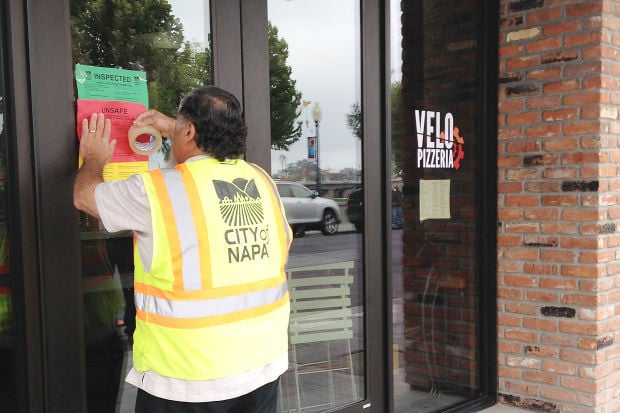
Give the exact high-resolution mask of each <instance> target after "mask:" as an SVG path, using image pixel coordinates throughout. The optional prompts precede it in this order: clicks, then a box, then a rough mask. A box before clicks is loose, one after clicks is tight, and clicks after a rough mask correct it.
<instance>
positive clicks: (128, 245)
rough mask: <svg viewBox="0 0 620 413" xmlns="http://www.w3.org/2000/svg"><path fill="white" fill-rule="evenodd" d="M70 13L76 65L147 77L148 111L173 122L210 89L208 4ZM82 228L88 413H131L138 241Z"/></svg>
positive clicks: (156, 157) (183, 0) (78, 6)
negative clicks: (189, 100)
mask: <svg viewBox="0 0 620 413" xmlns="http://www.w3.org/2000/svg"><path fill="white" fill-rule="evenodd" d="M70 11H71V34H72V47H71V50H72V56H73V63H74V64H77V63H79V64H83V65H89V66H98V67H104V68H120V69H128V70H133V71H141V72H145V74H146V79H147V88H148V102H149V107H152V108H156V109H157V110H159V111H160V112H163V113H165V114H167V115H169V116H174V115H175V114H176V108H177V106H178V104H179V99H180V97H181V96H183V95H184V94H185V93H187V92H188V91H190V90H192V89H194V88H195V87H197V86H201V85H206V84H211V83H212V79H213V76H212V62H211V46H210V22H209V2H208V1H207V0H171V1H160V0H140V1H138V0H130V1H124V2H121V3H117V2H103V1H98V0H71V2H70ZM76 97H77V92H76ZM170 150H171V148H170V144H169V142H168V141H167V140H166V139H164V143H163V145H162V149H161V150H160V151H159V152H157V153H155V154H153V155H150V157H149V160H148V165H149V168H154V167H159V166H163V165H165V164H167V163H168V162H169V161H171V160H170V159H169V155H170ZM76 167H77V161H76ZM79 225H80V232H81V238H82V245H81V252H82V277H83V278H82V279H83V294H84V295H83V299H84V319H85V321H84V332H85V338H86V349H85V352H86V365H87V372H86V375H87V401H88V412H89V413H93V412H101V413H112V412H120V413H123V412H131V411H133V406H134V404H135V395H136V391H135V389H134V388H132V387H131V386H128V385H125V384H124V378H125V375H126V372H127V371H128V370H129V368H130V367H131V351H132V344H133V331H134V329H135V308H134V302H133V244H132V236H131V234H130V233H115V234H110V233H107V232H106V231H104V230H103V229H102V226H101V225H100V224H99V222H98V221H97V220H96V219H94V218H92V217H88V216H87V215H85V214H82V215H81V219H80V223H79ZM0 277H1V275H0ZM1 283H2V280H1V278H0V289H1V287H2V284H1ZM0 291H1V290H0ZM0 304H1V303H0ZM0 311H1V310H0ZM0 316H1V313H0ZM2 365H4V363H2ZM0 374H2V373H0Z"/></svg>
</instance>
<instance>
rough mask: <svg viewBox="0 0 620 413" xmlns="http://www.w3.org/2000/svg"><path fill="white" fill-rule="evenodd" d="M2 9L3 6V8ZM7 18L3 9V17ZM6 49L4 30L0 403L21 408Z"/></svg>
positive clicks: (0, 71) (0, 38)
mask: <svg viewBox="0 0 620 413" xmlns="http://www.w3.org/2000/svg"><path fill="white" fill-rule="evenodd" d="M0 13H2V10H0ZM1 18H3V13H2V15H0V19H1ZM4 65H5V51H4V33H2V32H0V366H2V368H1V369H0V406H3V409H4V408H6V409H7V411H9V412H12V411H16V410H17V396H18V395H17V371H16V346H15V342H16V340H15V331H16V329H15V319H14V317H13V291H14V275H13V274H12V273H11V266H10V262H9V256H10V243H9V233H10V232H9V224H10V220H9V217H8V195H7V192H8V180H7V172H8V168H7V162H8V160H9V159H8V158H9V154H8V146H7V136H8V132H7V130H6V129H7V128H6V127H5V123H6V121H5V120H6V116H5V102H6V99H5V87H4V86H5V73H4Z"/></svg>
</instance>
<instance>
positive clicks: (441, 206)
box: [420, 179, 450, 222]
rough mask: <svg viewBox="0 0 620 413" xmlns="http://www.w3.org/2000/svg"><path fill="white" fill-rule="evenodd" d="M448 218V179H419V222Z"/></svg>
mask: <svg viewBox="0 0 620 413" xmlns="http://www.w3.org/2000/svg"><path fill="white" fill-rule="evenodd" d="M449 218H450V180H449V179H420V222H423V221H424V220H426V219H449Z"/></svg>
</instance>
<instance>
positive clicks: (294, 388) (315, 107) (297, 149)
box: [267, 0, 367, 412]
mask: <svg viewBox="0 0 620 413" xmlns="http://www.w3.org/2000/svg"><path fill="white" fill-rule="evenodd" d="M267 5H268V13H267V14H268V21H269V71H270V72H269V74H270V103H271V110H270V113H271V148H272V152H271V174H272V177H273V178H274V179H276V182H277V185H278V189H279V191H280V196H281V197H282V200H283V203H284V207H285V209H286V215H287V218H288V221H289V223H290V224H291V225H292V227H293V231H294V234H295V238H294V240H293V245H292V248H291V252H290V257H289V262H288V266H287V275H288V282H289V290H290V293H291V299H292V301H291V306H292V311H291V324H290V349H289V360H290V367H289V370H288V372H287V373H286V374H285V375H284V377H283V379H282V384H281V411H283V412H297V411H311V412H320V411H327V410H332V409H335V408H342V407H344V406H347V405H349V404H352V403H354V402H358V401H360V400H364V399H365V398H366V397H367V394H366V386H367V383H366V371H367V364H366V362H367V361H366V344H365V343H366V341H365V338H366V327H365V326H366V323H365V320H366V307H365V301H364V294H365V289H366V287H365V273H364V260H363V256H364V255H363V245H364V236H365V234H364V214H363V208H364V205H363V187H364V183H363V179H362V177H363V169H362V164H363V162H362V151H361V148H362V139H363V136H362V131H361V122H362V119H361V109H360V108H361V60H360V56H361V41H360V32H361V30H360V24H361V23H360V2H359V1H355V0H345V1H337V2H334V1H331V0H320V1H317V0H300V1H285V0H269V1H268V2H267Z"/></svg>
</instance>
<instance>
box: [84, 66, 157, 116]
mask: <svg viewBox="0 0 620 413" xmlns="http://www.w3.org/2000/svg"><path fill="white" fill-rule="evenodd" d="M75 83H76V85H77V92H78V98H80V99H90V100H116V101H123V102H135V103H142V104H143V105H144V106H145V107H148V102H149V94H148V89H147V87H146V72H141V71H138V70H127V69H115V68H111V67H97V66H87V65H81V64H76V65H75Z"/></svg>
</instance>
